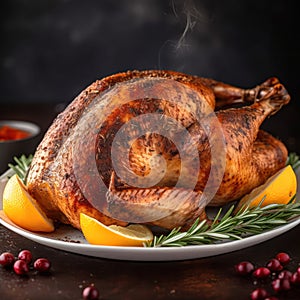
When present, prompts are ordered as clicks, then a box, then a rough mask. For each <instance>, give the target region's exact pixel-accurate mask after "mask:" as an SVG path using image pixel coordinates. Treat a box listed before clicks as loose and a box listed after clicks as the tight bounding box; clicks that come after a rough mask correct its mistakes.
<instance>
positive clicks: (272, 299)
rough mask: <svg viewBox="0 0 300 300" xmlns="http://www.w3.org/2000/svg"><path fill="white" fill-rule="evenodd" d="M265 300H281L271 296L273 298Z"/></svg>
mask: <svg viewBox="0 0 300 300" xmlns="http://www.w3.org/2000/svg"><path fill="white" fill-rule="evenodd" d="M264 300H279V299H278V298H277V297H274V296H271V297H267V298H265V299H264Z"/></svg>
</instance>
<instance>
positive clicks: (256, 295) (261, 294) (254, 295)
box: [251, 288, 268, 300]
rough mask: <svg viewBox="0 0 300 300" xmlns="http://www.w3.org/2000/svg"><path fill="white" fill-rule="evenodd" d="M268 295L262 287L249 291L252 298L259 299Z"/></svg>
mask: <svg viewBox="0 0 300 300" xmlns="http://www.w3.org/2000/svg"><path fill="white" fill-rule="evenodd" d="M266 297H268V292H267V291H266V290H265V289H263V288H258V289H256V290H254V291H253V292H252V293H251V299H252V300H260V299H265V298H266Z"/></svg>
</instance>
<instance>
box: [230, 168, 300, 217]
mask: <svg viewBox="0 0 300 300" xmlns="http://www.w3.org/2000/svg"><path fill="white" fill-rule="evenodd" d="M296 191H297V177H296V174H295V172H294V170H293V168H292V167H291V166H290V165H288V166H286V167H284V168H283V169H281V170H279V171H278V172H277V173H275V174H274V175H273V176H271V177H270V178H269V179H268V180H267V181H266V182H265V183H264V184H263V185H261V186H259V187H257V188H255V189H253V190H252V191H251V192H250V193H249V194H247V195H246V196H244V197H243V198H242V199H241V200H240V202H239V204H238V206H237V207H236V209H235V212H237V211H238V210H239V209H240V208H241V207H242V206H243V205H244V206H245V207H247V206H249V207H253V206H258V205H259V204H260V202H261V201H262V199H263V198H264V197H265V198H264V200H263V202H262V203H261V204H260V206H261V207H263V206H267V205H269V204H273V203H277V204H287V203H288V202H289V201H290V200H291V199H292V197H293V196H295V194H296Z"/></svg>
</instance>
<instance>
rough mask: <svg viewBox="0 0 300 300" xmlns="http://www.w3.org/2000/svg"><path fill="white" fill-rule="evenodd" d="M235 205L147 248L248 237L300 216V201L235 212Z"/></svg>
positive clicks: (154, 242)
mask: <svg viewBox="0 0 300 300" xmlns="http://www.w3.org/2000/svg"><path fill="white" fill-rule="evenodd" d="M233 210H234V205H232V206H231V207H230V208H229V210H228V211H227V212H226V213H225V215H224V216H223V217H222V218H221V219H220V220H218V216H219V215H220V214H221V212H222V208H220V210H219V211H218V213H217V215H216V217H215V218H214V220H213V221H212V223H211V224H209V223H208V221H207V220H202V221H200V220H199V219H197V220H196V221H195V222H194V224H193V225H192V226H191V227H190V229H189V230H188V231H185V232H181V231H180V230H181V228H180V227H178V228H175V229H173V230H172V231H171V232H170V233H169V234H167V235H160V236H155V237H154V239H153V240H152V242H149V243H146V244H145V245H144V246H145V247H182V246H188V245H203V244H212V243H217V242H225V241H229V240H240V239H243V238H244V237H247V236H250V235H254V234H259V233H262V232H264V231H267V230H271V229H274V228H275V227H277V226H280V225H283V224H286V223H288V222H290V221H292V220H294V219H296V218H297V217H299V216H300V203H299V202H296V203H292V200H291V202H290V203H288V204H270V205H268V206H265V207H260V206H257V207H246V208H244V207H242V208H241V209H240V210H239V211H238V212H237V213H236V214H235V215H232V211H233Z"/></svg>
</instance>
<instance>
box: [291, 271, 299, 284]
mask: <svg viewBox="0 0 300 300" xmlns="http://www.w3.org/2000/svg"><path fill="white" fill-rule="evenodd" d="M290 282H291V283H292V284H295V285H300V273H298V272H295V273H293V274H292V276H291V278H290Z"/></svg>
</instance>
